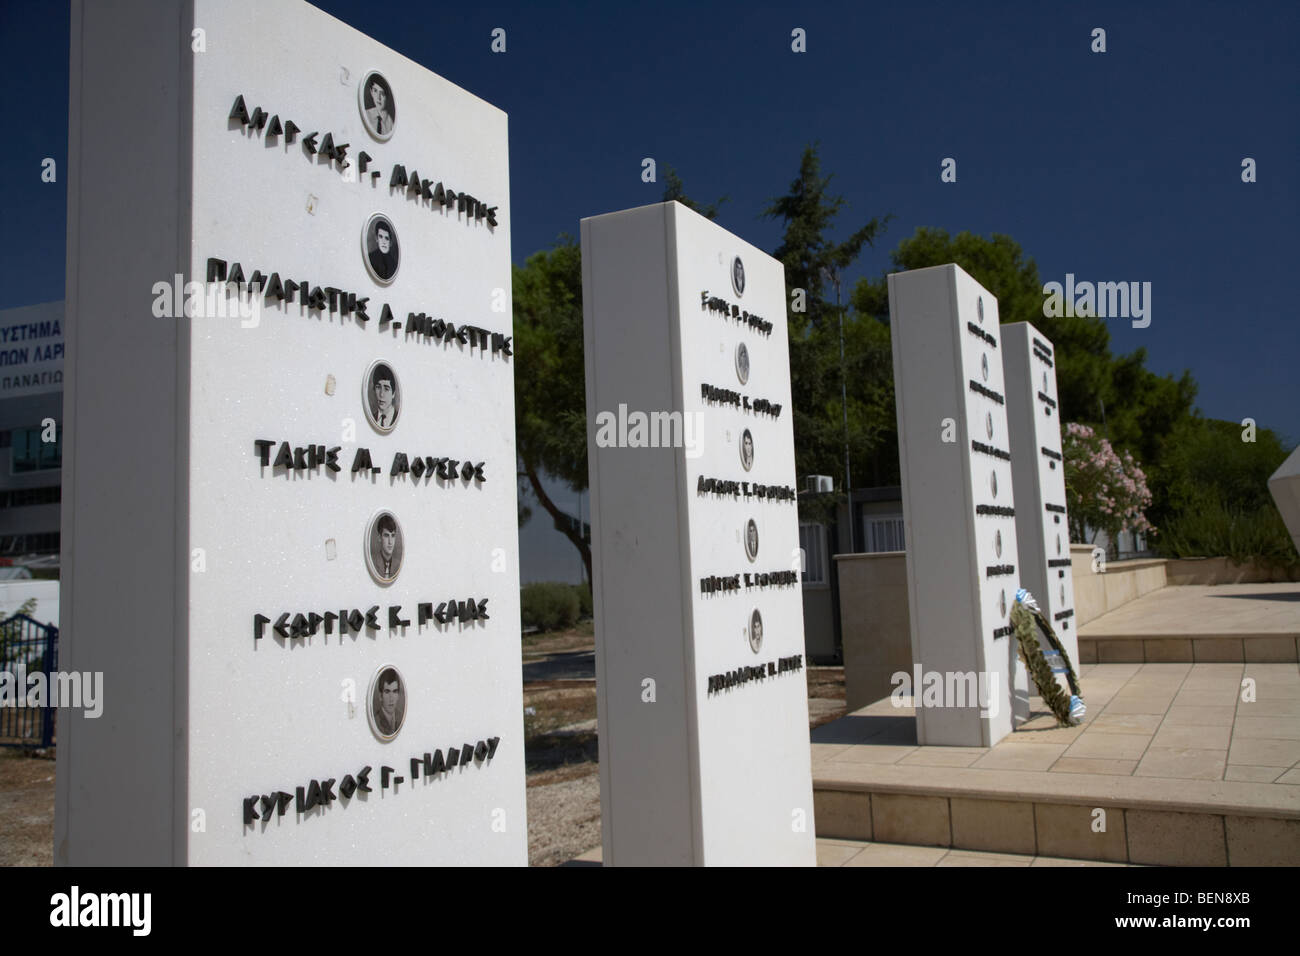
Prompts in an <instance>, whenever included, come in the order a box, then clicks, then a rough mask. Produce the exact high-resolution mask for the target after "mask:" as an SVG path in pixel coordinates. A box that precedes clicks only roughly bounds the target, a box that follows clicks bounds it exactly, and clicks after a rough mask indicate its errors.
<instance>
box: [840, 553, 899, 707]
mask: <svg viewBox="0 0 1300 956" xmlns="http://www.w3.org/2000/svg"><path fill="white" fill-rule="evenodd" d="M835 566H836V572H837V573H838V574H839V581H840V637H841V639H842V641H843V647H844V694H845V698H846V702H847V704H848V709H849V712H850V713H852V712H853V711H855V710H857V709H858V708H859V707H865V706H867V705H868V704H870V703H873V702H874V701H877V700H880V698H882V697H888V696H889V694H890V692H891V691H893V689H894V685H893V684H891V683H890V681H889V678H890V675H891V674H894V673H896V672H898V671H902V672H904V673H906V674H910V673H911V672H912V636H911V626H912V623H911V614H910V611H909V608H908V600H907V554H906V552H903V551H887V552H884V553H881V554H837V555H835Z"/></svg>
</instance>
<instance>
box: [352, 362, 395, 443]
mask: <svg viewBox="0 0 1300 956" xmlns="http://www.w3.org/2000/svg"><path fill="white" fill-rule="evenodd" d="M361 406H362V407H363V408H364V409H365V411H366V420H367V421H368V422H370V424H371V426H373V427H374V429H375V430H376V431H379V432H383V433H384V434H385V435H387V434H388V433H389V432H391V431H392V430H393V429H394V428H396V427H397V416H398V415H399V414H400V412H401V410H402V393H401V388H400V387H399V385H398V383H397V373H396V372H394V371H393V367H392V366H391V365H389V364H388V363H387V362H385V361H383V360H382V359H380V360H378V361H375V362H371V363H370V368H368V369H366V374H365V377H364V378H362V379H361Z"/></svg>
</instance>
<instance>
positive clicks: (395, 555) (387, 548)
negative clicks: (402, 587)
mask: <svg viewBox="0 0 1300 956" xmlns="http://www.w3.org/2000/svg"><path fill="white" fill-rule="evenodd" d="M405 545H406V542H405V541H403V540H402V526H401V525H399V524H398V523H397V518H396V517H395V516H394V515H393V513H392V512H391V511H381V512H379V514H377V515H375V516H374V517H373V518H371V519H370V524H369V526H368V527H367V528H366V540H365V549H366V567H367V568H369V569H370V574H371V575H372V576H373V577H374V579H375V580H376V581H378V582H379V583H380V584H392V583H393V582H394V581H395V580H397V575H398V573H399V572H400V571H401V570H402V555H403V554H404V553H405V550H406V547H405Z"/></svg>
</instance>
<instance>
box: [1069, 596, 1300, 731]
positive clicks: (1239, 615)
mask: <svg viewBox="0 0 1300 956" xmlns="http://www.w3.org/2000/svg"><path fill="white" fill-rule="evenodd" d="M1079 660H1080V662H1081V663H1084V664H1095V663H1102V664H1119V663H1137V664H1141V663H1156V662H1166V661H1183V662H1191V663H1198V664H1200V663H1237V664H1243V663H1244V664H1254V663H1260V664H1263V663H1294V662H1296V661H1297V660H1300V584H1293V583H1286V582H1280V583H1261V584H1218V585H1196V584H1189V585H1183V586H1181V587H1164V588H1161V589H1159V590H1158V591H1152V592H1151V593H1149V594H1144V595H1142V596H1141V597H1139V598H1137V599H1135V600H1133V601H1130V602H1129V603H1127V604H1125V605H1123V606H1122V607H1119V608H1116V609H1115V610H1113V611H1110V612H1108V613H1106V614H1103V615H1101V616H1100V617H1098V618H1095V619H1094V620H1091V621H1088V622H1087V623H1086V624H1084V625H1083V626H1082V627H1080V628H1079ZM1297 722H1298V723H1300V717H1298V718H1297Z"/></svg>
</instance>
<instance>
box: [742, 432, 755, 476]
mask: <svg viewBox="0 0 1300 956" xmlns="http://www.w3.org/2000/svg"><path fill="white" fill-rule="evenodd" d="M740 465H741V467H742V468H744V469H745V470H746V471H749V469H751V468H753V467H754V436H753V435H751V434H750V433H749V429H748V428H746V429H745V430H744V432H742V433H741V436H740Z"/></svg>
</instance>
